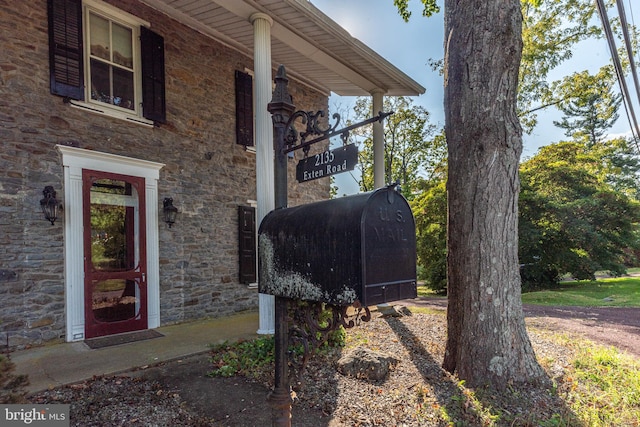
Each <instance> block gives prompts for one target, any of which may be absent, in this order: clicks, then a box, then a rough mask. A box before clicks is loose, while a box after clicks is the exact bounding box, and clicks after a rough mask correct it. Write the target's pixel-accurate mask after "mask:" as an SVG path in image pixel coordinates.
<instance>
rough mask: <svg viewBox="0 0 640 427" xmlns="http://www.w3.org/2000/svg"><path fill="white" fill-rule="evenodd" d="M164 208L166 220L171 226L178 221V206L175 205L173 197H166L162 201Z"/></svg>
mask: <svg viewBox="0 0 640 427" xmlns="http://www.w3.org/2000/svg"><path fill="white" fill-rule="evenodd" d="M162 204H163V208H162V212H163V213H164V222H166V223H167V224H168V225H169V228H171V226H172V225H173V224H174V223H175V222H176V215H177V214H178V208H176V207H175V206H173V199H172V198H171V197H165V199H164V201H163V202H162Z"/></svg>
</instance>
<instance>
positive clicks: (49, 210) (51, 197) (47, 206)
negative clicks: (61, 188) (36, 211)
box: [40, 185, 58, 225]
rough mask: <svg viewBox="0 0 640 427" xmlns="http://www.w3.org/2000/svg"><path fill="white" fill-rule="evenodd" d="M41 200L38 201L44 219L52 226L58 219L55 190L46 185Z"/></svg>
mask: <svg viewBox="0 0 640 427" xmlns="http://www.w3.org/2000/svg"><path fill="white" fill-rule="evenodd" d="M42 195H43V196H44V198H43V199H41V200H40V208H41V209H42V213H44V218H45V219H46V220H47V221H49V222H51V225H53V223H54V222H56V219H57V218H58V200H57V199H56V190H54V189H53V187H52V186H50V185H47V186H46V187H44V190H43V191H42Z"/></svg>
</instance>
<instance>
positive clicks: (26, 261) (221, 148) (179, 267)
mask: <svg viewBox="0 0 640 427" xmlns="http://www.w3.org/2000/svg"><path fill="white" fill-rule="evenodd" d="M108 3H110V4H113V5H114V6H116V7H118V8H121V9H123V10H125V11H127V12H129V13H131V14H133V15H136V16H138V17H140V18H142V19H145V20H147V21H149V22H150V23H151V25H152V28H153V30H154V31H155V32H157V33H159V34H160V35H162V36H163V37H164V40H165V60H166V67H165V70H166V76H167V78H166V81H167V86H166V94H167V124H166V125H161V126H159V127H154V128H149V127H146V126H141V125H137V124H133V123H128V122H126V121H123V120H118V119H115V118H110V117H106V116H102V115H96V114H91V113H88V112H86V111H82V110H80V109H77V108H73V107H71V106H70V105H69V104H65V103H64V102H63V99H62V98H60V97H58V96H54V95H51V94H50V91H49V58H48V36H47V2H46V0H33V1H28V2H6V1H3V2H2V12H1V13H0V46H2V52H3V53H2V55H0V144H1V147H2V150H1V151H0V339H1V340H2V341H3V343H4V342H6V339H7V338H8V341H9V346H10V347H24V346H27V345H32V344H39V343H42V342H46V341H51V340H56V339H63V338H64V334H65V295H64V292H65V285H64V226H65V220H66V219H65V215H64V212H63V213H62V214H61V218H59V219H58V221H56V223H55V225H53V226H51V225H50V224H49V223H48V222H46V221H45V220H44V217H43V215H42V213H41V212H40V208H39V200H40V199H41V198H42V190H43V189H44V187H45V186H46V185H53V186H54V188H55V189H56V191H57V197H58V199H59V200H61V201H62V200H64V198H65V194H64V181H63V168H62V165H61V159H60V158H59V155H58V153H57V151H56V149H55V145H56V144H64V145H71V146H75V147H80V148H83V149H88V150H96V151H101V152H106V153H113V154H118V155H123V156H129V157H134V158H139V159H144V160H149V161H154V162H160V163H164V164H165V165H166V166H164V167H163V168H162V169H161V170H160V180H159V182H158V198H159V199H160V203H161V201H162V199H163V198H164V197H172V198H173V199H174V204H175V205H176V207H177V208H178V209H179V212H180V213H179V215H178V218H177V221H176V224H175V225H174V226H173V227H172V228H170V229H169V228H167V227H166V225H165V224H164V223H163V222H162V221H160V260H159V261H160V315H161V322H162V324H163V325H164V324H170V323H176V322H180V321H186V320H190V319H197V318H203V317H218V316H224V315H228V314H231V313H233V312H237V311H241V310H246V309H254V308H256V307H257V291H256V290H252V289H248V288H247V287H246V286H244V285H241V284H239V282H238V268H239V266H238V243H237V241H238V224H237V210H238V206H239V205H247V204H248V203H247V201H248V200H255V199H256V190H255V188H256V185H255V180H256V177H255V161H256V159H255V154H253V153H251V152H250V151H246V150H245V149H244V148H243V147H242V146H240V145H237V144H236V141H235V102H234V96H235V94H234V71H235V70H244V69H245V68H248V69H251V68H252V59H251V58H250V57H247V56H245V55H243V54H241V53H239V52H237V51H235V50H233V49H231V48H229V47H226V46H225V45H223V44H220V43H217V42H216V41H214V40H212V39H210V38H208V37H206V36H204V35H202V34H201V33H199V32H196V31H193V30H191V29H189V28H187V27H185V26H183V25H181V24H179V23H177V22H176V21H173V20H171V19H170V18H168V17H167V16H166V15H164V14H161V13H160V12H158V11H156V10H153V9H151V8H149V7H147V6H145V5H143V4H141V3H138V2H132V1H125V0H109V1H108ZM274 75H275V70H274ZM290 91H291V92H292V95H293V97H294V99H295V101H296V102H297V105H296V107H297V108H298V109H304V110H318V109H324V110H327V97H326V96H325V95H323V94H320V93H318V92H316V91H314V90H312V89H310V88H309V87H307V86H304V85H300V84H297V83H296V82H295V81H293V80H291V81H290ZM317 149H318V148H316V150H317ZM296 156H297V157H298V158H299V156H300V154H299V153H297V154H296ZM296 163H297V161H294V160H292V161H290V165H289V166H290V171H289V172H290V177H291V178H290V182H291V191H290V205H297V204H302V203H308V202H310V201H314V200H318V199H319V198H326V197H328V193H329V180H328V179H322V180H317V181H313V182H310V183H305V184H304V185H297V183H295V178H294V177H295V164H296ZM159 209H161V206H160V207H159Z"/></svg>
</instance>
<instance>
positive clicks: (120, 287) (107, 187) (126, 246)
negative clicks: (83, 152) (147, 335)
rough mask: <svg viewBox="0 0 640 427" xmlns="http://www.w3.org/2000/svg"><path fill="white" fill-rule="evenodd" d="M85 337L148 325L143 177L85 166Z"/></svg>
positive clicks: (83, 189)
mask: <svg viewBox="0 0 640 427" xmlns="http://www.w3.org/2000/svg"><path fill="white" fill-rule="evenodd" d="M82 179H83V184H82V192H83V195H82V196H83V197H82V199H83V223H84V295H85V296H84V314H85V315H84V317H85V337H86V338H93V337H99V336H104V335H111V334H117V333H121V332H129V331H136V330H141V329H146V328H147V271H146V266H147V256H146V233H145V229H146V228H145V227H146V225H145V204H144V200H145V182H144V178H140V177H133V176H127V175H119V174H113V173H106V172H98V171H92V170H83V172H82Z"/></svg>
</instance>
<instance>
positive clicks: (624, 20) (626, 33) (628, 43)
mask: <svg viewBox="0 0 640 427" xmlns="http://www.w3.org/2000/svg"><path fill="white" fill-rule="evenodd" d="M616 5H617V6H618V17H619V18H620V25H621V26H622V35H623V36H624V43H625V47H626V48H627V56H628V57H629V65H630V67H631V75H632V76H633V84H634V86H635V88H636V96H637V97H638V102H639V103H640V83H639V82H638V72H637V70H636V62H635V60H634V58H633V47H632V46H631V38H630V37H629V26H628V25H627V15H626V13H625V10H624V3H622V0H616ZM629 102H631V101H629ZM639 105H640V104H639ZM637 126H638V125H637V123H636V131H639V129H638V128H637ZM638 134H639V136H640V132H638Z"/></svg>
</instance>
